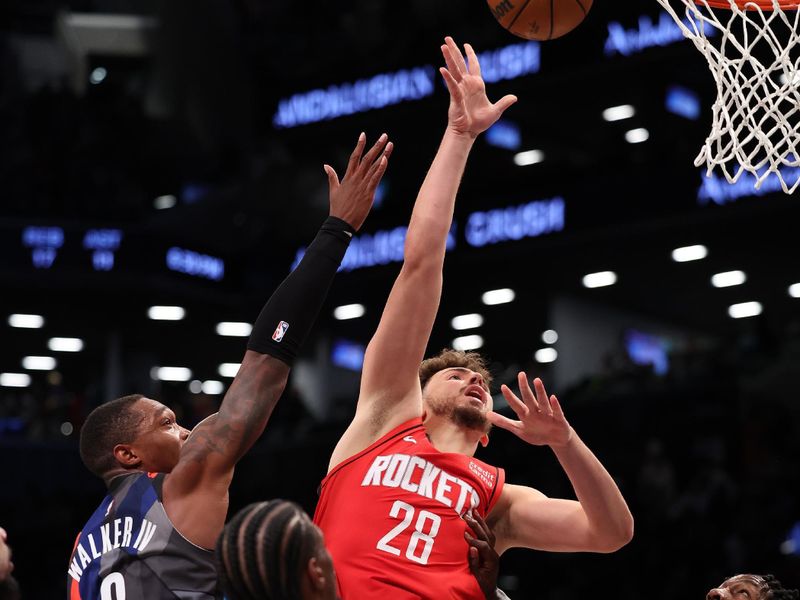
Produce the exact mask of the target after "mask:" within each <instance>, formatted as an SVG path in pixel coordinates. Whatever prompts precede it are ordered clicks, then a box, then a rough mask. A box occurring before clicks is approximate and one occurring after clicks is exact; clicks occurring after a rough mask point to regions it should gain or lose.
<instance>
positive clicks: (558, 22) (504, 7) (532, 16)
mask: <svg viewBox="0 0 800 600" xmlns="http://www.w3.org/2000/svg"><path fill="white" fill-rule="evenodd" d="M486 3H487V4H488V5H489V8H490V9H491V11H492V14H493V15H494V18H495V19H497V22H498V23H500V25H502V26H503V27H505V28H506V29H508V30H509V31H510V32H511V33H513V34H514V35H517V36H519V37H521V38H525V39H526V40H552V39H554V38H557V37H561V36H562V35H564V34H565V33H569V32H570V31H572V30H573V29H575V28H576V27H577V26H578V25H580V23H581V21H583V19H584V18H586V14H587V13H588V12H589V9H590V8H592V0H486Z"/></svg>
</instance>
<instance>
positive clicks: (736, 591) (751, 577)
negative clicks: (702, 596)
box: [706, 573, 800, 600]
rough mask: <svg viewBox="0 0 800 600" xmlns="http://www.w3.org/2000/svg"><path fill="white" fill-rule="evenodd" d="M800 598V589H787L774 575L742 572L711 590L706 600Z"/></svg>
mask: <svg viewBox="0 0 800 600" xmlns="http://www.w3.org/2000/svg"><path fill="white" fill-rule="evenodd" d="M739 597H747V598H750V600H799V599H800V591H798V590H787V589H786V588H784V587H783V585H782V584H781V582H780V581H778V580H777V579H776V578H775V577H774V576H773V575H755V574H752V573H742V574H739V575H734V576H733V577H729V578H728V579H726V580H725V581H723V582H722V583H721V584H720V585H719V587H716V588H714V589H712V590H709V592H708V594H706V600H738V598H739Z"/></svg>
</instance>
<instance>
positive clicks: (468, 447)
mask: <svg viewBox="0 0 800 600" xmlns="http://www.w3.org/2000/svg"><path fill="white" fill-rule="evenodd" d="M423 425H424V426H425V433H426V434H427V435H428V439H429V440H430V441H431V444H433V447H434V448H436V449H437V450H438V451H439V452H456V453H458V454H464V455H466V456H475V451H476V450H477V449H478V444H479V443H480V439H481V436H482V435H483V433H481V432H480V431H476V430H474V429H467V428H465V427H464V426H463V425H458V424H457V423H454V422H453V421H451V420H450V419H448V418H447V417H441V416H437V415H428V416H426V418H425V420H424V421H423Z"/></svg>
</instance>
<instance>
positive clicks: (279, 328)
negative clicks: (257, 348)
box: [272, 321, 289, 342]
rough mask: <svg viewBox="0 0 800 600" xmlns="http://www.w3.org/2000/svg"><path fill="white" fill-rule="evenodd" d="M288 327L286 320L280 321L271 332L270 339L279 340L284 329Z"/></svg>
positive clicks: (283, 333) (284, 331) (284, 332)
mask: <svg viewBox="0 0 800 600" xmlns="http://www.w3.org/2000/svg"><path fill="white" fill-rule="evenodd" d="M287 329H289V324H288V323H287V322H286V321H281V322H280V323H278V326H277V327H276V328H275V333H273V334H272V339H273V340H275V341H276V342H280V341H281V340H282V339H283V336H284V335H286V330H287Z"/></svg>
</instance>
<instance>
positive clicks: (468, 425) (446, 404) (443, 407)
mask: <svg viewBox="0 0 800 600" xmlns="http://www.w3.org/2000/svg"><path fill="white" fill-rule="evenodd" d="M426 400H427V402H428V406H429V407H430V409H431V412H432V413H433V414H435V415H436V416H439V417H446V418H448V419H450V420H451V421H452V422H453V423H455V424H456V425H458V426H459V427H463V428H465V429H472V430H474V431H480V432H481V433H489V430H490V429H491V428H492V424H491V423H490V422H489V419H487V418H486V413H484V412H483V411H482V410H481V409H479V408H478V407H476V406H472V405H471V404H468V405H465V404H464V403H463V402H459V397H458V396H450V397H449V398H441V399H438V398H430V397H428V398H427V399H426Z"/></svg>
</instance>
